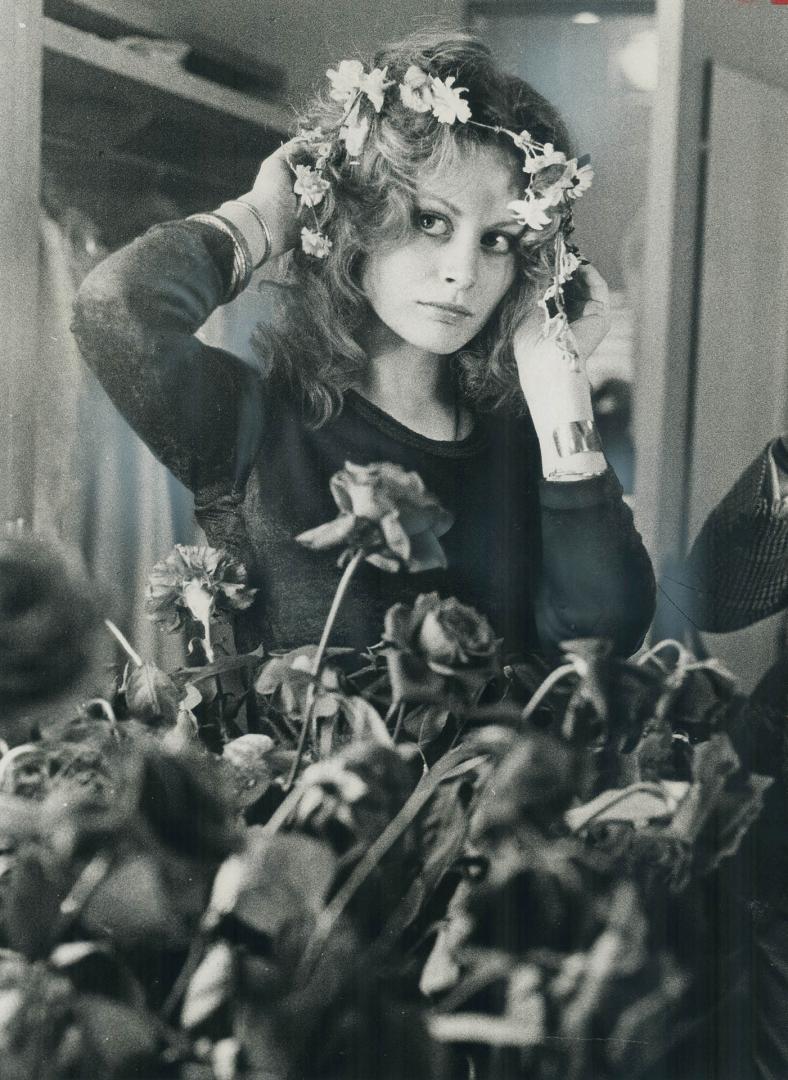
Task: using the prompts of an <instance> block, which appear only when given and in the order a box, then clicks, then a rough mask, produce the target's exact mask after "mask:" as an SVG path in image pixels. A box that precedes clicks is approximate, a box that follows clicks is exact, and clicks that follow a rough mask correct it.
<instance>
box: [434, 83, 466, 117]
mask: <svg viewBox="0 0 788 1080" xmlns="http://www.w3.org/2000/svg"><path fill="white" fill-rule="evenodd" d="M430 89H431V90H432V114H433V116H435V117H436V118H437V120H438V121H439V122H440V123H441V124H453V123H454V121H455V120H457V121H459V123H461V124H465V123H466V122H467V121H468V120H470V118H471V107H470V105H469V104H468V102H467V101H463V99H462V98H461V97H460V95H461V94H463V93H465V92H467V89H468V88H467V87H466V86H455V85H454V76H453V75H449V77H448V78H447V79H446V81H445V82H444V81H443V79H439V78H437V77H436V76H434V75H431V76H430Z"/></svg>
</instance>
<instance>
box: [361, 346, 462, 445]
mask: <svg viewBox="0 0 788 1080" xmlns="http://www.w3.org/2000/svg"><path fill="white" fill-rule="evenodd" d="M356 390H357V392H358V393H359V394H361V395H362V397H365V398H366V399H367V400H368V401H371V402H372V403H373V404H374V405H377V406H378V408H380V409H382V410H383V411H384V412H386V413H388V414H389V416H393V417H394V419H395V420H398V421H399V422H400V423H401V424H404V425H405V427H408V428H410V429H411V430H412V431H416V432H418V433H419V434H420V435H425V436H427V438H430V439H439V440H445V441H449V440H452V439H457V438H464V436H465V435H467V434H469V432H470V430H471V427H472V426H473V424H472V419H471V417H470V414H469V413H467V412H466V411H465V410H462V409H459V406H458V396H457V388H456V385H455V381H454V378H453V375H452V372H451V365H450V363H449V358H448V357H447V356H437V355H435V354H434V353H428V352H425V351H424V350H422V349H416V348H414V347H413V346H412V345H409V344H408V343H407V342H398V343H397V344H396V345H390V346H389V347H387V348H385V349H381V350H379V351H377V352H375V353H374V354H373V355H371V356H370V358H369V361H368V363H367V366H366V368H365V370H364V372H363V374H362V375H361V378H360V380H359V382H358V383H357V384H356Z"/></svg>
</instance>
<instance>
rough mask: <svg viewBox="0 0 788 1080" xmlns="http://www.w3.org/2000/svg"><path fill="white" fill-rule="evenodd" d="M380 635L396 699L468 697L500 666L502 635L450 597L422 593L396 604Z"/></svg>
mask: <svg viewBox="0 0 788 1080" xmlns="http://www.w3.org/2000/svg"><path fill="white" fill-rule="evenodd" d="M384 637H385V640H386V642H387V643H388V646H389V648H388V649H387V651H386V656H387V660H388V664H389V676H390V678H391V685H392V692H393V694H394V697H395V699H397V700H400V699H403V700H407V699H410V700H414V699H415V700H424V699H425V698H428V699H433V698H435V697H441V696H445V695H446V694H448V695H449V696H452V695H454V696H460V697H461V698H463V699H464V700H466V701H470V700H472V699H473V698H475V697H477V696H478V694H479V693H480V692H481V690H482V689H483V688H484V687H485V686H486V685H487V683H488V682H489V681H490V680H491V679H492V678H494V676H495V675H496V674H497V673H498V671H499V669H500V640H499V639H498V638H496V637H495V633H494V631H493V629H492V627H491V626H490V623H489V622H488V620H487V619H486V618H485V616H484V615H481V614H480V613H479V612H478V611H476V610H475V609H474V608H472V607H468V606H467V605H466V604H461V603H460V602H459V600H457V599H455V598H454V597H453V596H452V597H449V598H448V599H446V600H441V598H440V597H439V596H438V594H437V593H434V592H433V593H424V594H422V595H421V596H419V597H417V599H416V602H415V604H414V605H413V607H412V608H409V607H407V605H405V604H395V605H394V606H393V607H391V608H389V610H388V611H387V612H386V622H385V633H384Z"/></svg>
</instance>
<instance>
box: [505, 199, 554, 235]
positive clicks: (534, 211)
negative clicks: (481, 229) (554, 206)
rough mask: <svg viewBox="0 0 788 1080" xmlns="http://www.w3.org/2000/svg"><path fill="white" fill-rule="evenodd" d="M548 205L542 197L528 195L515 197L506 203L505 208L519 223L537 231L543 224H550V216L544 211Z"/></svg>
mask: <svg viewBox="0 0 788 1080" xmlns="http://www.w3.org/2000/svg"><path fill="white" fill-rule="evenodd" d="M547 206H549V203H545V202H543V201H542V199H535V198H533V196H530V197H529V195H528V192H526V197H525V198H524V199H515V200H513V201H512V202H510V203H508V204H507V207H506V208H507V210H509V211H510V212H511V213H512V214H513V216H514V217H515V218H516V220H517V221H518V222H519V224H520V225H525V226H526V227H527V228H529V229H535V230H536V231H537V232H541V230H542V229H543V228H544V226H545V225H549V224H550V216H549V214H546V213H545V208H546V207H547Z"/></svg>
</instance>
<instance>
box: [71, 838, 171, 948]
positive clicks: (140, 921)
mask: <svg viewBox="0 0 788 1080" xmlns="http://www.w3.org/2000/svg"><path fill="white" fill-rule="evenodd" d="M80 919H81V923H82V925H83V926H84V927H85V928H86V929H87V930H88V931H89V932H91V933H95V934H100V935H102V936H107V935H108V936H110V937H112V938H114V939H115V940H116V941H118V943H120V944H122V945H124V946H131V945H138V944H142V943H143V942H144V943H146V944H151V943H156V942H159V943H161V942H167V943H168V944H170V945H175V944H183V943H184V942H185V928H184V927H183V926H182V924H181V922H180V919H179V918H178V917H177V916H176V914H175V912H174V910H173V898H172V897H170V896H169V895H168V893H167V890H166V888H165V887H164V883H163V881H162V877H161V873H160V871H159V868H158V866H157V864H156V862H155V860H154V859H152V858H151V857H150V856H148V855H133V856H131V857H130V858H127V859H124V860H123V861H122V862H121V863H120V865H119V866H118V867H117V868H115V869H113V870H111V871H110V873H109V874H108V875H107V876H106V877H105V878H104V880H103V881H102V882H101V883H100V884H99V885H98V886H97V887H96V888H95V889H94V891H93V892H92V894H91V895H90V897H89V898H88V900H87V902H86V904H85V906H84V907H83V909H82V913H81V916H80Z"/></svg>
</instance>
